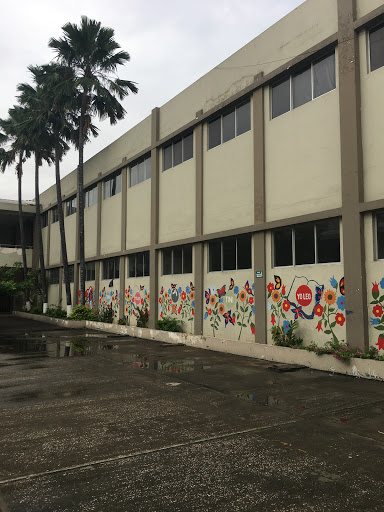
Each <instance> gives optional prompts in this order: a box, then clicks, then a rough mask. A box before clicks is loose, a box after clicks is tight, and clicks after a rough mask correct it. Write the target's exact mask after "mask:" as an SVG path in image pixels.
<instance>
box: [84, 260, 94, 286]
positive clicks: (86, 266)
mask: <svg viewBox="0 0 384 512" xmlns="http://www.w3.org/2000/svg"><path fill="white" fill-rule="evenodd" d="M90 266H93V270H92V269H90V268H89V267H90ZM90 272H91V274H93V276H94V277H93V279H88V277H89V276H88V274H89V273H90ZM85 281H96V262H95V261H87V262H86V264H85Z"/></svg>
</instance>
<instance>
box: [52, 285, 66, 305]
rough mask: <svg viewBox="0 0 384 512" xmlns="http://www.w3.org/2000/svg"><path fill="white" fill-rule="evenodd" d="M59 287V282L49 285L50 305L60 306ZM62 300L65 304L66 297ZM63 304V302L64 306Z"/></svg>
mask: <svg viewBox="0 0 384 512" xmlns="http://www.w3.org/2000/svg"><path fill="white" fill-rule="evenodd" d="M59 288H60V286H59V285H58V284H50V285H49V286H48V306H51V305H52V306H59ZM63 297H65V295H64V296H63ZM62 302H63V304H65V299H64V300H63V301H62ZM63 304H61V307H62V308H63Z"/></svg>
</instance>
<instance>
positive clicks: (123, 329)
mask: <svg viewBox="0 0 384 512" xmlns="http://www.w3.org/2000/svg"><path fill="white" fill-rule="evenodd" d="M13 314H15V315H17V316H21V317H23V318H30V319H31V320H39V321H41V322H47V323H51V324H56V325H59V326H61V327H67V328H70V329H79V328H88V329H94V330H99V331H103V332H108V333H113V334H118V335H125V336H132V337H134V338H142V339H149V340H154V341H159V342H162V343H172V344H175V345H177V344H183V345H188V346H190V347H195V348H202V349H206V350H214V351H217V352H224V353H228V354H234V355H239V356H246V357H254V358H257V359H264V360H267V361H273V362H278V363H286V364H299V365H303V366H307V367H308V368H313V369H314V370H321V371H326V372H331V373H340V374H343V375H349V376H353V377H361V378H364V379H375V380H383V381H384V362H383V361H375V360H373V359H360V358H357V359H351V361H350V362H348V363H342V362H341V361H339V360H338V359H336V358H334V357H333V356H331V355H326V354H324V355H321V356H318V355H316V354H315V353H314V352H307V351H305V350H297V349H292V348H286V347H277V346H275V345H264V344H259V343H249V342H244V341H235V340H227V339H222V338H213V337H210V336H197V335H193V334H185V333H176V332H167V331H158V330H156V329H144V328H141V327H131V326H128V325H118V324H105V323H103V322H90V321H88V320H82V321H76V320H61V319H58V318H49V317H46V316H42V315H32V314H30V313H22V312H14V313H13Z"/></svg>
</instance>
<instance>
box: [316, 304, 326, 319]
mask: <svg viewBox="0 0 384 512" xmlns="http://www.w3.org/2000/svg"><path fill="white" fill-rule="evenodd" d="M323 311H324V308H323V306H322V305H321V304H316V306H315V315H316V316H321V315H322V314H323Z"/></svg>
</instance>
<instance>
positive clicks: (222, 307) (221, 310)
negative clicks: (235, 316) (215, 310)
mask: <svg viewBox="0 0 384 512" xmlns="http://www.w3.org/2000/svg"><path fill="white" fill-rule="evenodd" d="M224 311H225V306H224V304H219V313H220V315H223V314H224Z"/></svg>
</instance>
